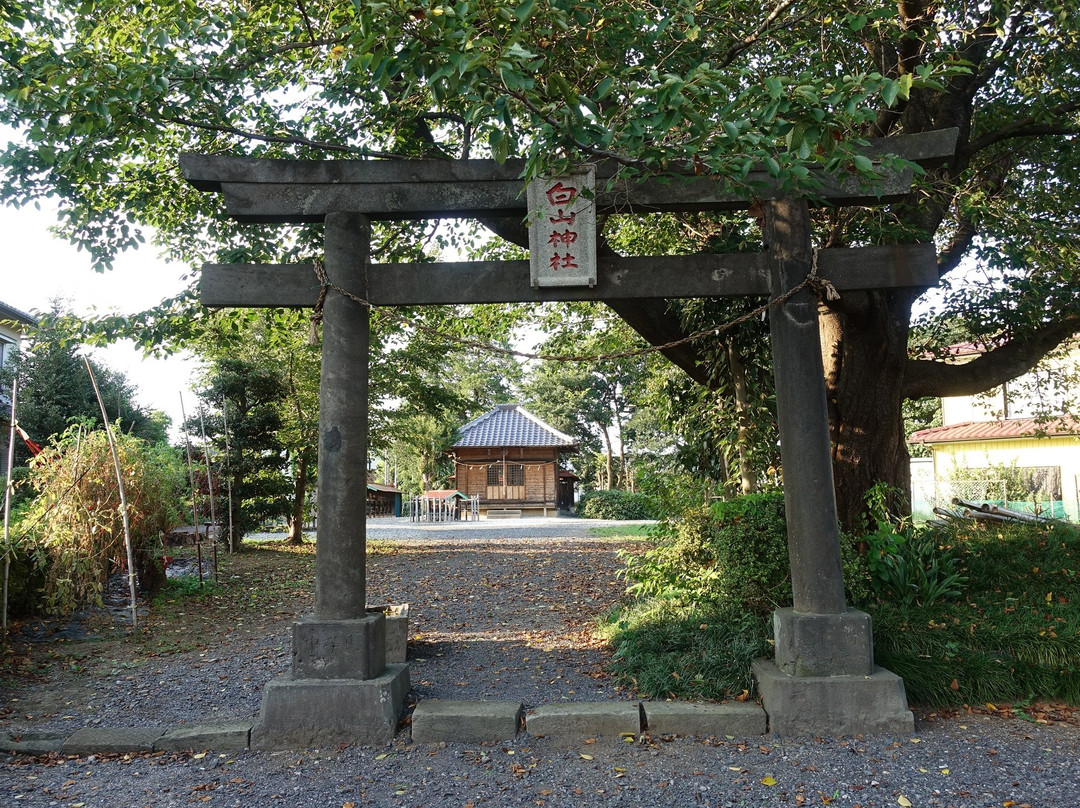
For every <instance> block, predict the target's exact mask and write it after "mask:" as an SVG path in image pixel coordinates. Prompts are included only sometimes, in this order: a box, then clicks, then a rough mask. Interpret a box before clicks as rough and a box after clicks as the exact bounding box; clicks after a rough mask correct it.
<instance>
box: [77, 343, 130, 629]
mask: <svg viewBox="0 0 1080 808" xmlns="http://www.w3.org/2000/svg"><path fill="white" fill-rule="evenodd" d="M83 362H85V363H86V372H87V373H89V374H90V384H91V385H93V388H94V395H95V396H96V397H97V401H98V406H99V407H100V408H101V419H102V421H104V422H105V437H106V438H108V440H109V451H110V452H111V453H112V459H113V467H114V468H115V469H116V485H117V488H119V489H120V518H121V520H122V522H123V524H124V550H125V551H126V552H127V565H128V595H129V596H130V598H131V628H132V630H133V631H138V630H139V613H138V603H137V602H136V600H135V554H134V552H133V551H132V549H131V524H130V523H129V522H128V510H127V492H126V490H125V489H124V475H123V472H121V471H120V455H119V454H117V452H116V439H115V438H114V437H113V431H112V424H110V423H109V413H108V412H107V411H106V409H105V400H104V399H103V398H102V397H101V390H99V389H98V383H97V379H96V378H95V377H94V369H93V368H92V367H90V357H88V356H83Z"/></svg>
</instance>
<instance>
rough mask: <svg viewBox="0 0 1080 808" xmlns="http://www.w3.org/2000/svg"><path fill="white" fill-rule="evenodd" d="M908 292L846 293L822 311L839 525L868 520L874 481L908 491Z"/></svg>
mask: <svg viewBox="0 0 1080 808" xmlns="http://www.w3.org/2000/svg"><path fill="white" fill-rule="evenodd" d="M912 302H913V293H910V292H905V291H899V292H849V293H846V294H845V295H844V296H843V298H842V299H841V301H840V306H841V307H842V309H841V310H839V311H830V310H823V311H822V313H821V320H820V322H821V336H822V340H821V342H822V359H823V361H824V365H825V389H826V395H827V397H828V403H829V410H830V412H829V415H830V418H829V420H830V429H831V433H832V452H833V478H834V483H835V491H836V508H837V515H838V517H839V519H840V523H841V524H842V525H843V527H844V529H845V530H852V531H858V530H860V529H862V528H865V526H866V519H865V513H866V504H865V495H866V492H867V491H868V490H870V488H872V487H873V486H874V485H875V484H877V483H879V482H880V483H885V484H887V485H888V486H889V487H890V488H892V489H895V490H899V491H901V492H903V493H904V495H905V496H906V495H907V492H908V490H909V488H910V482H911V472H910V466H909V462H908V460H909V458H908V451H907V437H906V435H905V434H904V422H903V415H902V410H901V404H902V402H903V390H904V373H905V369H906V366H907V362H908V356H907V337H908V322H909V318H910V313H911V305H912Z"/></svg>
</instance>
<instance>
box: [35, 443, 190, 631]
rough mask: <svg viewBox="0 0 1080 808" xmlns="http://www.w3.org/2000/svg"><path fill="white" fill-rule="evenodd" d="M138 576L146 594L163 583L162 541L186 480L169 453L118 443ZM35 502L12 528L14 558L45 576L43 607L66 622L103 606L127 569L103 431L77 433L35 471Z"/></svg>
mask: <svg viewBox="0 0 1080 808" xmlns="http://www.w3.org/2000/svg"><path fill="white" fill-rule="evenodd" d="M115 439H116V442H117V454H118V455H119V458H120V468H121V473H122V475H123V479H124V487H125V492H126V498H127V506H128V513H127V516H128V524H129V527H130V531H131V541H132V547H133V550H134V555H135V568H136V573H137V575H138V579H139V584H140V586H141V588H142V589H143V591H144V592H148V593H152V592H153V591H154V590H155V589H156V588H157V587H158V586H160V585H161V584H162V582H163V580H164V571H163V569H162V566H161V561H160V554H161V548H162V540H163V537H164V535H165V534H166V533H167V532H168V531H169V530H171V529H172V528H173V527H174V526H175V525H176V524H177V523H178V519H177V507H178V505H179V504H180V496H181V494H180V491H181V484H180V479H181V474H182V471H181V469H180V466H179V463H178V460H177V458H176V456H175V455H174V454H173V453H172V451H171V450H169V449H168V448H167V447H162V446H157V447H155V446H150V445H149V444H147V443H146V442H145V441H142V440H140V439H138V438H136V437H133V436H131V435H124V434H122V433H118V434H116V435H115ZM31 483H32V485H33V486H34V489H35V490H36V491H37V498H36V499H35V500H34V502H33V503H32V504H31V505H30V506H29V507H28V508H26V509H25V510H24V511H23V512H21V513H20V519H19V521H18V523H17V524H16V525H15V528H14V535H15V536H16V552H17V554H20V555H24V556H26V557H30V556H32V557H33V558H35V559H36V561H37V563H38V564H39V566H40V567H41V568H42V570H43V572H44V606H45V608H46V609H47V610H48V611H50V612H52V613H55V614H68V613H71V612H73V611H75V610H76V609H77V608H78V607H79V606H81V605H84V604H88V603H100V600H101V594H102V592H103V590H104V586H105V582H106V579H107V577H108V575H109V573H110V572H111V571H112V570H114V569H116V568H117V567H119V566H121V565H125V564H126V554H125V549H124V533H123V516H122V513H121V509H120V492H119V489H118V487H117V481H116V473H115V467H114V465H113V461H112V456H111V454H110V451H109V445H108V439H107V436H106V434H105V432H104V430H97V431H90V430H88V429H86V428H84V427H82V426H81V425H80V426H73V427H71V428H69V429H68V430H66V431H65V432H64V433H63V434H62V435H61V436H60V438H59V439H58V440H57V442H56V443H55V444H54V445H53V446H51V447H50V448H49V450H48V452H46V453H42V454H41V455H39V456H38V458H36V459H35V460H34V462H33V463H32V465H31Z"/></svg>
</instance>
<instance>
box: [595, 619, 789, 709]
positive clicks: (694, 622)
mask: <svg viewBox="0 0 1080 808" xmlns="http://www.w3.org/2000/svg"><path fill="white" fill-rule="evenodd" d="M603 630H604V633H606V635H607V636H608V638H609V639H610V640H611V641H612V643H613V644H614V645H615V653H614V655H613V657H612V661H611V663H610V665H609V668H610V670H611V671H612V672H614V673H615V674H616V675H617V676H618V677H619V679H620V681H622V682H623V683H624V684H626V685H629V686H631V687H633V688H634V689H635V690H636V691H637V692H639V693H643V694H647V695H649V696H652V697H654V698H686V699H716V700H719V699H727V698H739V697H742V698H746V697H748V696H749V695H750V694H751V693H753V692H754V683H753V680H752V678H751V674H750V663H751V662H752V661H753V660H754V659H757V658H758V657H763V656H769V655H770V654H771V652H772V651H771V645H770V640H771V639H772V620H771V619H770V618H768V617H762V616H758V615H752V614H749V613H747V612H745V611H739V610H735V609H727V610H725V609H716V608H696V607H690V608H680V607H678V606H675V605H674V604H671V603H663V602H655V601H654V602H652V603H649V604H639V605H638V606H637V607H635V608H630V609H627V610H623V611H619V612H616V613H613V614H612V615H611V622H610V623H608V624H607V625H606V626H605V627H604V629H603Z"/></svg>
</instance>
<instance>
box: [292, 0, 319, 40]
mask: <svg viewBox="0 0 1080 808" xmlns="http://www.w3.org/2000/svg"><path fill="white" fill-rule="evenodd" d="M296 7H297V8H298V9H300V16H301V17H303V18H304V26H305V27H306V28H307V33H308V38H309V39H310V40H311V41H312V42H314V41H315V29H313V28H312V27H311V19H310V18H309V17H308V13H307V7H306V6H305V5H304V0H296Z"/></svg>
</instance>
